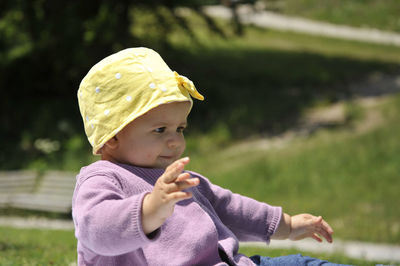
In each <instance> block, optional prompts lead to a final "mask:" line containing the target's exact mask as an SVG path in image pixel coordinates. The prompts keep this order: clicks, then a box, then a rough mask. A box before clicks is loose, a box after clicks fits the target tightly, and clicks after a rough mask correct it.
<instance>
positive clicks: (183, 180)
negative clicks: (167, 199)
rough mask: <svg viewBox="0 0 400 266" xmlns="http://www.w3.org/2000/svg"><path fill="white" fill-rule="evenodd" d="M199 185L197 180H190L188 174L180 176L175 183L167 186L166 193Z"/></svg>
mask: <svg viewBox="0 0 400 266" xmlns="http://www.w3.org/2000/svg"><path fill="white" fill-rule="evenodd" d="M199 183H200V180H199V179H198V178H190V174H189V173H183V174H180V175H179V176H178V177H177V179H176V181H175V182H173V183H170V184H168V185H167V193H173V192H177V191H182V190H184V189H187V188H190V187H194V186H197V185H198V184H199Z"/></svg>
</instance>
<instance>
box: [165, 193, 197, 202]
mask: <svg viewBox="0 0 400 266" xmlns="http://www.w3.org/2000/svg"><path fill="white" fill-rule="evenodd" d="M191 197H192V193H190V192H184V191H178V192H174V193H171V194H169V195H168V201H170V202H173V203H174V204H175V203H177V202H179V201H181V200H185V199H190V198H191Z"/></svg>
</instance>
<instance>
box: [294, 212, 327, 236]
mask: <svg viewBox="0 0 400 266" xmlns="http://www.w3.org/2000/svg"><path fill="white" fill-rule="evenodd" d="M332 234H333V230H332V228H331V227H330V225H329V224H328V223H327V222H326V221H325V220H324V219H322V217H321V216H318V217H316V216H314V215H311V214H298V215H295V216H292V217H291V231H290V234H289V239H290V240H300V239H303V238H306V237H311V238H314V239H315V240H317V241H318V242H322V239H321V237H320V236H322V237H324V238H325V239H326V241H328V242H329V243H332Z"/></svg>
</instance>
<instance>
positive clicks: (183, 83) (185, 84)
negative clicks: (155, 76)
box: [174, 71, 204, 101]
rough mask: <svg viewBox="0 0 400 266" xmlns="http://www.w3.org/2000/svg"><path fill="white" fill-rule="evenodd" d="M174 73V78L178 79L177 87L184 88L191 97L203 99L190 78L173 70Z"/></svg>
mask: <svg viewBox="0 0 400 266" xmlns="http://www.w3.org/2000/svg"><path fill="white" fill-rule="evenodd" d="M174 74H175V78H176V80H177V81H178V85H179V87H181V88H184V89H186V90H187V91H188V92H189V93H190V95H191V96H192V97H193V98H196V99H198V100H201V101H202V100H204V96H203V95H201V94H200V93H199V92H198V91H197V89H196V87H195V86H194V84H193V82H192V81H191V80H190V79H188V78H187V77H185V76H181V75H179V74H178V73H177V72H176V71H174Z"/></svg>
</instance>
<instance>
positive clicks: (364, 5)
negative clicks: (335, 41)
mask: <svg viewBox="0 0 400 266" xmlns="http://www.w3.org/2000/svg"><path fill="white" fill-rule="evenodd" d="M265 2H266V4H267V7H269V8H270V9H273V10H275V11H278V12H282V13H284V14H287V15H291V16H297V17H307V18H310V19H314V20H321V21H327V22H331V23H336V24H344V25H351V26H355V27H368V28H378V29H382V30H387V31H395V32H400V19H399V14H400V3H399V1H397V0H384V1H382V0H353V1H346V0H327V1H318V0H275V1H265Z"/></svg>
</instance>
